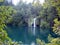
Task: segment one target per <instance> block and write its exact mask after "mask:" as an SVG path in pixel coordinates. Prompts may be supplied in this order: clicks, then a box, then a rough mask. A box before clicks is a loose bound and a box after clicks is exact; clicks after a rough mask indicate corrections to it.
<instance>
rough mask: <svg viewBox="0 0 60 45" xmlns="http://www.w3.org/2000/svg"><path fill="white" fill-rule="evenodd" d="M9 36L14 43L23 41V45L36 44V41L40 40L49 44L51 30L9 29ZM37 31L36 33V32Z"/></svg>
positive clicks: (36, 28)
mask: <svg viewBox="0 0 60 45" xmlns="http://www.w3.org/2000/svg"><path fill="white" fill-rule="evenodd" d="M6 30H7V33H8V36H9V37H10V38H11V39H12V40H13V41H22V42H23V44H31V43H32V44H36V39H37V38H40V39H41V40H44V41H45V42H48V39H47V37H48V35H49V33H50V31H49V29H40V28H39V27H35V30H34V28H33V27H13V26H8V27H7V29H6ZM34 31H35V32H34Z"/></svg>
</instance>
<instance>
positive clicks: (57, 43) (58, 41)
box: [47, 38, 60, 45]
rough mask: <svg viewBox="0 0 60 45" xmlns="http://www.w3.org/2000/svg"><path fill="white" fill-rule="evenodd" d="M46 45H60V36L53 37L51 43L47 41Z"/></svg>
mask: <svg viewBox="0 0 60 45" xmlns="http://www.w3.org/2000/svg"><path fill="white" fill-rule="evenodd" d="M47 45H60V38H55V39H53V40H52V41H51V43H48V44H47Z"/></svg>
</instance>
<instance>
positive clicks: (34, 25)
mask: <svg viewBox="0 0 60 45" xmlns="http://www.w3.org/2000/svg"><path fill="white" fill-rule="evenodd" d="M34 27H36V18H34Z"/></svg>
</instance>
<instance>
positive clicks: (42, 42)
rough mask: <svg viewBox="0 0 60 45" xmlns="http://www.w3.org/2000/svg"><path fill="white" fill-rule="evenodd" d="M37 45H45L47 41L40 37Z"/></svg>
mask: <svg viewBox="0 0 60 45" xmlns="http://www.w3.org/2000/svg"><path fill="white" fill-rule="evenodd" d="M36 42H37V45H45V42H44V41H42V40H40V39H36Z"/></svg>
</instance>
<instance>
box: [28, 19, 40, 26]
mask: <svg viewBox="0 0 60 45" xmlns="http://www.w3.org/2000/svg"><path fill="white" fill-rule="evenodd" d="M39 22H40V19H39V18H30V19H28V27H39V26H40V23H39Z"/></svg>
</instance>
